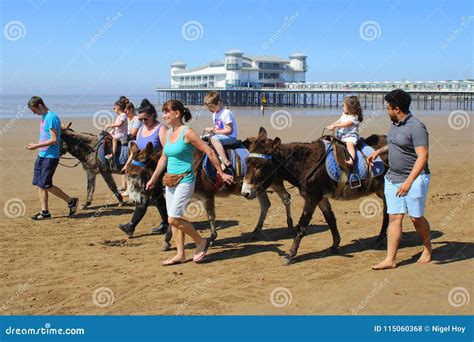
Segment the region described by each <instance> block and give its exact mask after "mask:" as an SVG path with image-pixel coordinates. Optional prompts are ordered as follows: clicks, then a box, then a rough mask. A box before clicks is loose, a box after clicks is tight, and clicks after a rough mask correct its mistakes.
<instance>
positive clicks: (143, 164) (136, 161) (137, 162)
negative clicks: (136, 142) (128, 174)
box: [131, 160, 146, 167]
mask: <svg viewBox="0 0 474 342" xmlns="http://www.w3.org/2000/svg"><path fill="white" fill-rule="evenodd" d="M131 163H132V164H133V165H136V166H140V167H146V164H145V163H143V162H141V161H139V160H132V162H131Z"/></svg>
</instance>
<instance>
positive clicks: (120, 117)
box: [105, 101, 128, 159]
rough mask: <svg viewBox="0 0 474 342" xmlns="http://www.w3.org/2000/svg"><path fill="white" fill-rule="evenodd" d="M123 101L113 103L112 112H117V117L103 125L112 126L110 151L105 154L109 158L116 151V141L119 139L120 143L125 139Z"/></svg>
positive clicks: (125, 116) (126, 124) (124, 141)
mask: <svg viewBox="0 0 474 342" xmlns="http://www.w3.org/2000/svg"><path fill="white" fill-rule="evenodd" d="M124 110H125V103H124V102H123V101H117V102H115V105H114V112H115V113H116V114H117V119H115V122H114V123H113V124H110V125H107V126H105V128H113V130H112V132H110V135H112V138H113V139H112V153H111V154H108V155H106V156H105V158H107V159H109V158H112V156H114V155H115V152H116V151H117V142H118V141H120V142H121V143H122V144H124V143H126V139H127V129H128V123H127V115H126V114H125V113H124Z"/></svg>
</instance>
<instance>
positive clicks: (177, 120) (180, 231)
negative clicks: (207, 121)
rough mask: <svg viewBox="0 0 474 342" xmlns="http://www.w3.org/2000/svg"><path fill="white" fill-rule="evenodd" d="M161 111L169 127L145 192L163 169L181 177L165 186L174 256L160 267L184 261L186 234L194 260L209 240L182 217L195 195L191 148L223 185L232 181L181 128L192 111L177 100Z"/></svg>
mask: <svg viewBox="0 0 474 342" xmlns="http://www.w3.org/2000/svg"><path fill="white" fill-rule="evenodd" d="M162 111H163V119H164V121H165V123H166V124H167V125H168V126H169V127H171V128H170V129H169V131H168V133H167V138H166V143H165V148H164V150H163V152H164V153H162V155H161V158H160V160H159V161H158V165H157V167H156V170H155V172H154V173H153V175H152V177H151V179H150V180H149V181H148V183H147V185H146V189H147V190H150V189H153V188H154V187H155V183H156V181H157V180H158V178H159V177H160V175H161V173H162V172H163V170H164V169H165V168H167V172H168V173H169V174H174V175H183V178H182V179H181V181H180V182H179V183H178V184H177V185H176V186H175V187H166V208H167V210H168V222H169V224H170V225H171V228H172V230H173V237H174V241H175V244H176V249H177V254H176V256H175V257H173V258H170V259H167V260H165V261H163V262H162V264H163V265H165V266H169V265H175V264H181V263H184V262H186V254H185V251H184V237H185V234H186V235H189V236H190V237H191V238H192V239H193V240H194V242H195V243H196V251H195V254H194V258H193V261H194V262H200V261H202V260H203V259H204V257H205V256H206V253H207V249H208V248H209V244H210V241H209V240H208V239H205V238H202V237H201V236H200V235H199V233H198V232H197V231H196V230H195V229H194V227H193V225H192V224H191V222H189V221H187V220H185V219H184V218H183V215H184V211H185V209H186V205H187V204H188V202H189V199H190V198H191V196H192V194H193V192H194V184H195V178H196V177H195V175H194V170H193V154H194V149H195V148H197V149H198V150H200V151H202V152H204V153H206V154H207V155H208V156H209V159H210V160H211V162H212V164H213V165H214V167H215V168H216V170H218V171H217V172H218V173H219V174H220V176H221V177H222V180H223V181H224V182H226V183H229V184H230V183H232V181H233V178H232V176H229V175H227V174H225V173H223V172H222V171H221V167H220V162H219V159H218V158H217V156H216V154H215V153H214V151H213V150H212V149H211V148H210V147H209V146H208V145H207V144H206V143H205V142H204V141H202V140H201V139H200V138H199V137H198V135H197V134H196V132H194V131H193V130H192V129H191V128H189V127H187V126H185V125H184V122H188V121H189V120H190V119H191V112H190V111H189V109H188V108H186V107H184V106H183V104H182V103H181V102H180V101H177V100H170V101H167V102H166V103H165V104H164V105H163V108H162Z"/></svg>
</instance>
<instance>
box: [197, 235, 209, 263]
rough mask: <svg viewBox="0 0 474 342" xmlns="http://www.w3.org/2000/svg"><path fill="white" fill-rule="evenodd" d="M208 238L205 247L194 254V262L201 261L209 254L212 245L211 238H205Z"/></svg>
mask: <svg viewBox="0 0 474 342" xmlns="http://www.w3.org/2000/svg"><path fill="white" fill-rule="evenodd" d="M204 240H206V245H205V246H204V249H203V250H202V252H199V253H197V254H194V257H193V261H194V262H201V261H203V260H204V258H205V257H206V255H207V250H208V249H209V246H210V245H211V240H209V239H204Z"/></svg>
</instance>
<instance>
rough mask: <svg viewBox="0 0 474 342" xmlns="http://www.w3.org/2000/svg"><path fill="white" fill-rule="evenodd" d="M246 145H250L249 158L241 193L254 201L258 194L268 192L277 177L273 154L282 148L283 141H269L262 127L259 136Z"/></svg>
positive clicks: (248, 140) (247, 141)
mask: <svg viewBox="0 0 474 342" xmlns="http://www.w3.org/2000/svg"><path fill="white" fill-rule="evenodd" d="M244 143H246V144H249V147H248V149H249V156H248V157H247V172H246V174H245V178H244V182H243V185H242V191H241V193H242V195H243V196H244V197H245V198H247V199H254V198H255V197H256V196H257V193H258V192H260V191H264V190H266V189H267V188H268V187H269V186H270V185H271V184H272V183H273V181H274V179H275V177H276V172H275V170H274V162H273V159H274V157H273V152H274V151H275V150H276V149H277V148H278V147H279V146H280V143H281V140H280V138H275V140H272V139H269V138H268V137H267V131H266V130H265V128H263V127H260V130H259V132H258V136H257V137H256V138H253V139H247V140H246V141H245V142H244Z"/></svg>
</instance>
